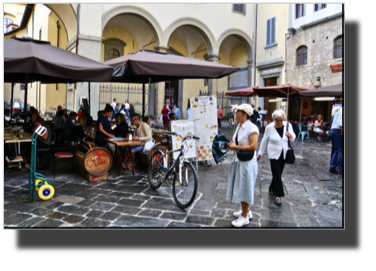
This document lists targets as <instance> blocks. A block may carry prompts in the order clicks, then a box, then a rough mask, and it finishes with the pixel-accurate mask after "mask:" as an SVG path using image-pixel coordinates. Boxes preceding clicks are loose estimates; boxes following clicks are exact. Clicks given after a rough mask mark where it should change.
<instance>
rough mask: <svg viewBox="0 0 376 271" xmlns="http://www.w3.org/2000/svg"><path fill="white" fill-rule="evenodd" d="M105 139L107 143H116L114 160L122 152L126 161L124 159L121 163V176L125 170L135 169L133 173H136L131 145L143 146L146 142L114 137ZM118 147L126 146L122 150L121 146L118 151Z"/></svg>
mask: <svg viewBox="0 0 376 271" xmlns="http://www.w3.org/2000/svg"><path fill="white" fill-rule="evenodd" d="M104 141H106V142H107V143H110V144H114V145H115V157H114V161H116V158H117V156H118V155H120V154H122V156H123V158H124V161H122V163H121V169H120V172H119V176H120V175H121V173H122V172H123V170H127V171H133V175H135V174H136V171H135V163H134V157H133V156H132V153H131V148H130V147H131V146H141V145H145V144H144V143H142V142H140V141H135V140H116V139H115V140H114V139H111V138H105V139H104ZM118 147H120V148H121V147H125V148H124V150H122V149H123V148H121V149H120V152H118ZM127 153H128V155H127ZM127 165H128V166H127Z"/></svg>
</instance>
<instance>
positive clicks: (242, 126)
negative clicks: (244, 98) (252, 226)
mask: <svg viewBox="0 0 376 271" xmlns="http://www.w3.org/2000/svg"><path fill="white" fill-rule="evenodd" d="M236 109H237V111H236V115H235V118H236V120H237V121H238V122H239V125H238V127H237V129H236V131H235V133H234V136H233V138H232V143H228V144H227V147H228V148H229V149H231V150H234V154H235V155H234V160H233V162H232V164H231V166H230V172H229V175H228V188H227V200H229V201H232V202H234V203H241V205H242V210H241V211H238V212H234V213H233V215H234V216H235V217H238V219H237V220H235V221H233V222H232V225H233V226H235V227H242V226H244V225H247V224H249V219H251V218H252V212H251V211H250V210H249V205H250V204H253V200H254V187H255V184H256V178H257V172H258V167H257V161H256V150H257V142H258V135H259V131H258V128H257V126H256V125H254V124H253V123H252V122H251V121H250V118H251V116H252V114H253V108H252V106H250V105H249V104H242V105H240V106H237V108H236ZM241 150H242V151H248V154H247V156H248V157H246V159H245V160H243V161H240V160H239V158H238V154H239V153H238V152H239V151H241ZM252 151H253V153H252Z"/></svg>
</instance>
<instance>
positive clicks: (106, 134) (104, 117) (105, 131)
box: [94, 104, 114, 147]
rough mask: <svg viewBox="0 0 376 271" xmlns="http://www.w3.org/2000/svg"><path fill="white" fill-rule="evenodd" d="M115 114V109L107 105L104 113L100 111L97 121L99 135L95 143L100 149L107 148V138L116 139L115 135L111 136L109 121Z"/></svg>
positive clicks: (96, 135)
mask: <svg viewBox="0 0 376 271" xmlns="http://www.w3.org/2000/svg"><path fill="white" fill-rule="evenodd" d="M113 113H114V109H113V108H112V106H110V105H109V104H106V107H105V109H104V111H100V114H99V116H98V120H97V127H98V130H97V133H96V134H95V139H94V142H95V144H97V145H98V146H99V147H105V145H106V142H105V141H104V139H105V138H111V137H114V135H112V134H110V131H111V123H110V122H109V121H108V117H110V116H112V114H113Z"/></svg>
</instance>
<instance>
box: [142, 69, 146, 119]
mask: <svg viewBox="0 0 376 271" xmlns="http://www.w3.org/2000/svg"><path fill="white" fill-rule="evenodd" d="M144 115H145V75H144V76H142V119H143V118H144Z"/></svg>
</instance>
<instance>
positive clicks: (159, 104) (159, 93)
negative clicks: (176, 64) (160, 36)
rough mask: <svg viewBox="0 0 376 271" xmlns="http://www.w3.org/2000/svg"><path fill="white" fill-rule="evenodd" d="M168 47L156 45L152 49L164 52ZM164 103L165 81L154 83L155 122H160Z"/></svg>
mask: <svg viewBox="0 0 376 271" xmlns="http://www.w3.org/2000/svg"><path fill="white" fill-rule="evenodd" d="M168 48H169V47H165V46H156V47H154V49H155V50H156V51H157V52H162V53H166V52H167V49H168ZM164 104H165V82H161V83H156V84H155V107H154V108H155V111H154V117H155V121H156V122H160V116H161V111H162V109H163V106H164Z"/></svg>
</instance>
